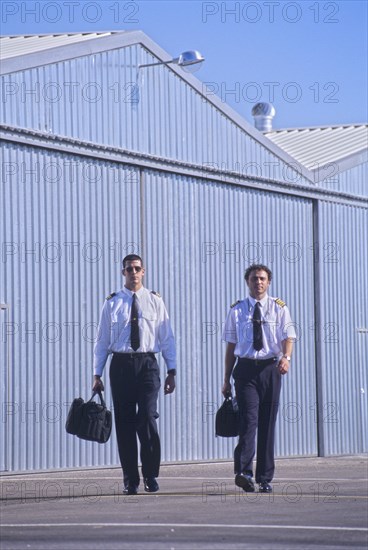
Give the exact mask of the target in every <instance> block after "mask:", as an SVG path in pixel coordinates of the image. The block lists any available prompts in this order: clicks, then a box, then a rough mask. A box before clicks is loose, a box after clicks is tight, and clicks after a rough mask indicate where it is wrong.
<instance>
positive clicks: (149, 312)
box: [142, 307, 157, 323]
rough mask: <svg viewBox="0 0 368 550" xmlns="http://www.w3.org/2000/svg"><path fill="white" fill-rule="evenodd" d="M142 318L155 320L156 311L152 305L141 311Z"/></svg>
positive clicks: (151, 321)
mask: <svg viewBox="0 0 368 550" xmlns="http://www.w3.org/2000/svg"><path fill="white" fill-rule="evenodd" d="M142 318H143V319H144V320H145V321H148V322H149V323H154V322H155V321H157V311H156V310H155V309H154V308H153V307H149V308H146V309H145V310H144V311H142Z"/></svg>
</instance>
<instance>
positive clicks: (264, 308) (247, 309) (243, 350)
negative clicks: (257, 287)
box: [222, 295, 296, 359]
mask: <svg viewBox="0 0 368 550" xmlns="http://www.w3.org/2000/svg"><path fill="white" fill-rule="evenodd" d="M276 300H278V302H279V303H277V301H276ZM258 301H259V302H260V304H261V308H260V309H261V322H262V338H263V348H262V349H261V350H260V351H256V350H255V349H254V347H253V322H252V318H253V313H254V307H255V304H256V302H257V300H255V299H254V298H252V297H251V296H248V298H246V299H244V300H239V302H237V303H236V304H234V305H233V306H232V307H231V309H230V311H229V313H228V315H227V318H226V321H225V326H224V329H223V333H222V339H223V340H224V341H225V342H229V343H233V344H236V345H235V350H234V354H235V355H236V356H237V357H247V358H249V359H268V358H271V357H277V356H281V355H282V354H283V349H282V341H283V340H286V339H287V338H290V339H294V340H295V338H296V333H295V327H294V324H293V322H292V320H291V316H290V312H289V309H288V307H287V306H286V305H280V304H283V302H282V301H281V300H279V299H278V298H272V297H271V296H268V295H266V296H265V297H264V298H263V299H262V300H258Z"/></svg>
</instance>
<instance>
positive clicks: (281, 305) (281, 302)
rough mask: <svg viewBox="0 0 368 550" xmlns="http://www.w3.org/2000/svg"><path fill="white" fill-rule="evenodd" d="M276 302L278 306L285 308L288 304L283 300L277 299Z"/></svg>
mask: <svg viewBox="0 0 368 550" xmlns="http://www.w3.org/2000/svg"><path fill="white" fill-rule="evenodd" d="M275 302H276V304H277V305H278V306H280V307H285V306H286V302H284V301H283V300H281V298H275Z"/></svg>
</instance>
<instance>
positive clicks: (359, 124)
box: [263, 122, 368, 135]
mask: <svg viewBox="0 0 368 550" xmlns="http://www.w3.org/2000/svg"><path fill="white" fill-rule="evenodd" d="M363 126H368V122H351V123H350V124H345V123H344V124H327V125H326V126H295V127H294V128H272V130H271V131H268V130H267V131H266V132H263V133H264V134H265V135H270V134H279V133H281V132H295V131H298V132H302V131H303V130H328V129H329V128H330V129H331V130H334V129H336V128H357V127H363Z"/></svg>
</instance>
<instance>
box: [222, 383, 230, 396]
mask: <svg viewBox="0 0 368 550" xmlns="http://www.w3.org/2000/svg"><path fill="white" fill-rule="evenodd" d="M221 392H222V395H223V396H224V397H228V396H229V395H231V383H230V382H228V381H226V380H225V382H224V385H223V386H222V390H221Z"/></svg>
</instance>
